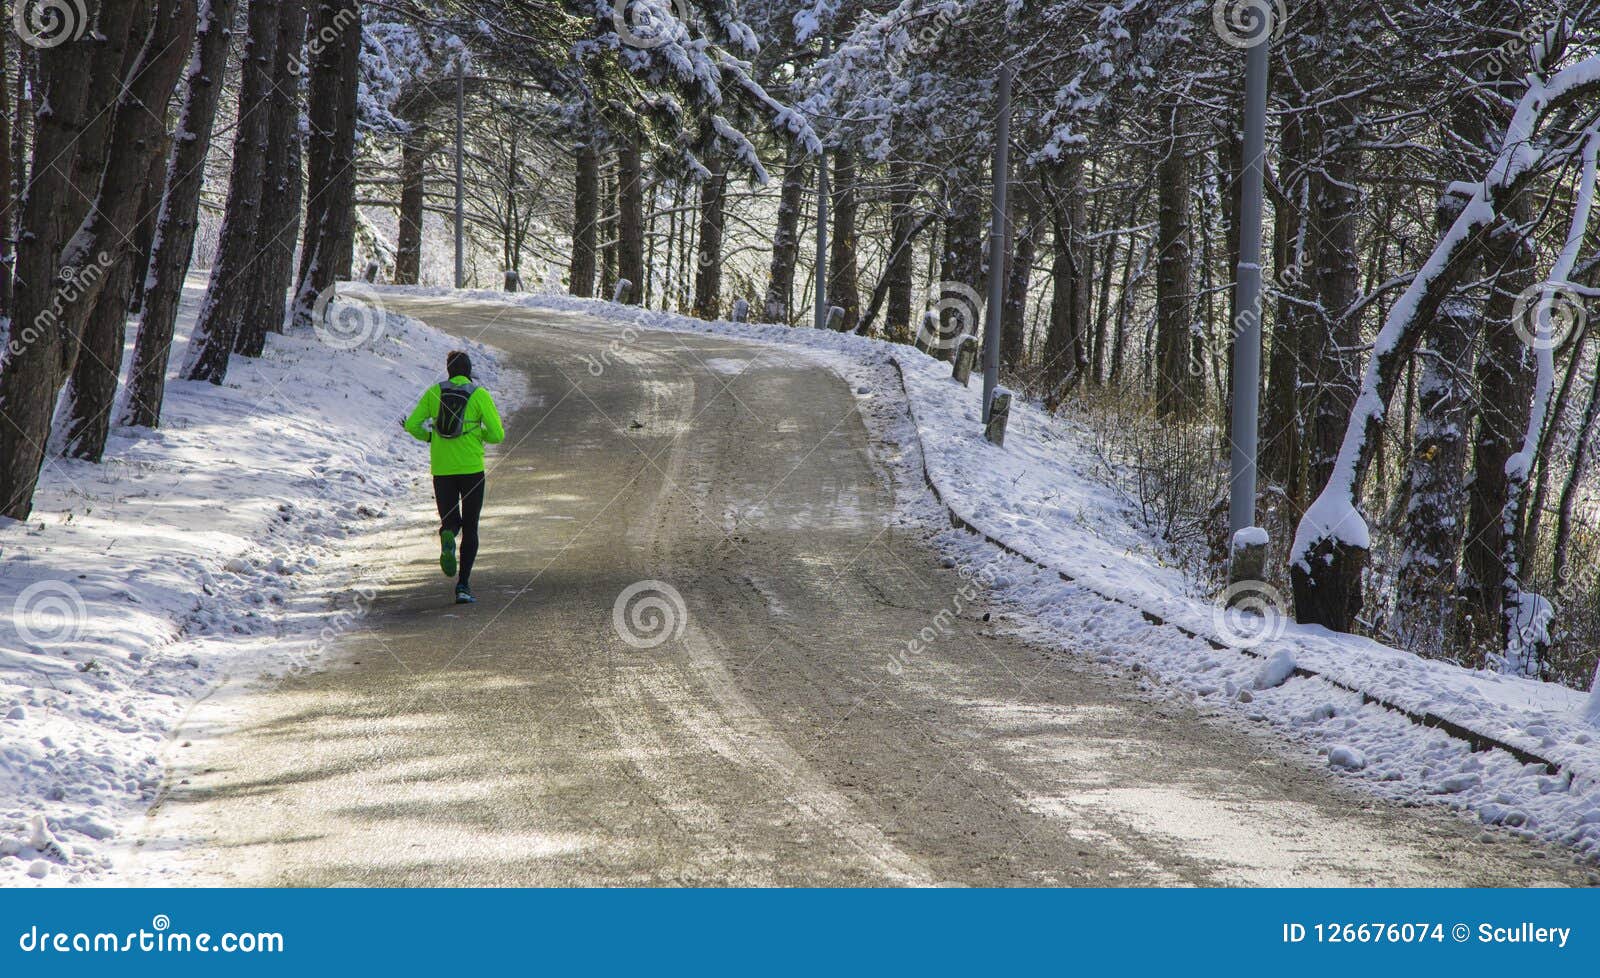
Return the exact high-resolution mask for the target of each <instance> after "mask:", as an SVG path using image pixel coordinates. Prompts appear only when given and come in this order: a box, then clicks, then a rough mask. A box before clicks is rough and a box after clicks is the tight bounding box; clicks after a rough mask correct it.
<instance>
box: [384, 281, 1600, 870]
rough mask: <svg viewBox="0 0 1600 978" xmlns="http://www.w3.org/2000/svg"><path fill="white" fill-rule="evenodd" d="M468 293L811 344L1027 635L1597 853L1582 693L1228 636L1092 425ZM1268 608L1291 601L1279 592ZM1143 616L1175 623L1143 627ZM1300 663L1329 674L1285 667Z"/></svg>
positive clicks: (888, 364)
mask: <svg viewBox="0 0 1600 978" xmlns="http://www.w3.org/2000/svg"><path fill="white" fill-rule="evenodd" d="M405 291H407V292H408V293H410V294H434V295H442V294H447V293H446V292H445V291H444V290H428V289H420V290H419V289H410V290H405ZM463 297H464V298H481V299H485V300H494V301H508V302H512V303H515V304H518V305H521V306H524V307H529V308H534V309H540V308H543V309H550V310H552V311H563V312H581V313H587V314H590V315H593V316H596V317H599V318H601V319H605V320H611V321H613V322H616V323H617V324H618V326H619V328H621V326H622V325H624V324H625V325H627V326H630V327H633V328H651V329H661V330H669V331H673V330H675V331H688V332H699V333H710V334H715V335H719V336H728V337H737V338H740V339H746V340H753V341H759V342H768V343H777V344H782V345H785V346H788V347H791V348H797V349H799V350H802V351H804V352H806V353H807V354H808V355H810V356H812V357H814V358H816V359H817V360H819V361H820V362H821V363H823V364H825V365H827V366H828V367H830V368H831V369H833V370H835V371H836V372H838V373H839V374H841V375H842V376H843V377H844V378H845V379H846V381H848V382H849V383H850V386H851V388H852V389H853V390H855V391H857V394H858V396H859V397H860V399H861V400H862V401H863V404H864V408H863V416H864V417H867V418H868V420H869V424H875V425H876V427H877V428H878V429H879V430H878V431H877V432H876V433H877V434H879V435H880V436H884V437H887V438H890V439H891V440H893V441H895V442H896V443H897V450H898V452H899V454H901V455H904V456H905V457H906V458H916V460H917V465H918V466H925V470H926V474H927V477H928V479H929V480H930V481H931V482H932V483H933V484H934V485H935V486H936V487H937V488H938V490H939V495H940V496H941V497H942V498H943V500H944V501H945V503H946V504H948V505H949V506H950V507H951V508H952V509H953V510H954V511H955V512H956V514H957V515H958V516H959V517H960V518H961V519H962V521H964V522H965V523H966V524H968V525H969V526H971V527H973V528H976V529H977V530H979V531H980V532H981V533H982V534H984V535H985V536H988V537H991V538H993V539H995V540H998V541H1001V542H1002V543H1003V545H1004V547H1005V548H1006V549H1007V550H1009V551H1010V553H1006V552H1004V551H1002V550H1000V549H998V548H996V547H994V546H992V545H990V544H988V543H985V542H984V541H983V540H982V539H980V538H978V537H975V536H973V535H972V534H969V533H965V532H962V531H944V530H941V531H939V532H937V534H936V542H937V543H938V545H939V546H940V547H941V548H942V549H943V550H944V551H945V553H946V556H947V559H949V560H950V561H952V562H953V563H954V564H955V565H956V566H960V567H962V568H965V569H977V568H984V569H985V573H983V574H982V577H983V579H984V580H985V581H990V582H992V585H991V595H992V596H993V597H994V598H996V599H998V600H999V601H1001V602H1003V603H1004V604H1005V605H1007V606H1008V610H1010V611H1012V612H1014V616H1013V619H1014V620H1013V627H1014V628H1015V629H1016V630H1017V631H1018V632H1019V633H1021V634H1024V635H1026V636H1027V637H1029V638H1031V639H1034V640H1036V641H1040V642H1048V643H1053V644H1055V645H1058V646H1060V647H1062V648H1064V649H1067V650H1069V651H1072V652H1075V653H1079V654H1088V655H1091V656H1092V657H1093V658H1095V659H1096V660H1098V661H1101V662H1104V663H1106V664H1108V665H1113V666H1119V667H1124V668H1127V669H1130V670H1135V671H1138V672H1140V673H1141V674H1143V675H1144V676H1146V677H1147V680H1146V681H1147V684H1148V686H1149V688H1150V689H1151V690H1152V691H1154V692H1157V693H1158V694H1160V695H1179V696H1182V697H1184V698H1186V699H1189V700H1191V701H1192V702H1194V703H1195V704H1196V705H1197V706H1198V707H1199V708H1200V709H1202V710H1206V711H1214V712H1217V713H1221V714H1225V715H1230V716H1233V717H1236V718H1237V719H1240V720H1244V721H1250V722H1257V723H1265V724H1269V725H1270V726H1272V727H1273V728H1274V729H1276V730H1277V731H1278V732H1279V733H1280V734H1281V735H1283V736H1285V737H1287V738H1288V739H1290V740H1291V741H1294V742H1297V743H1300V744H1303V745H1304V746H1305V747H1307V748H1308V749H1309V750H1311V751H1314V752H1315V753H1316V754H1320V755H1322V756H1324V757H1325V758H1327V763H1328V764H1329V766H1330V769H1333V770H1335V771H1337V772H1338V773H1339V774H1341V775H1342V776H1343V777H1346V778H1348V779H1350V780H1352V781H1357V782H1360V783H1362V784H1364V785H1365V786H1367V787H1369V788H1370V789H1372V790H1374V791H1376V792H1378V793H1380V794H1383V795H1386V796H1389V797H1392V798H1397V799H1402V800H1406V801H1411V802H1432V803H1438V804H1444V805H1448V806H1451V807H1453V808H1458V809H1461V810H1464V811H1469V812H1475V813H1476V814H1477V815H1478V817H1479V818H1481V819H1482V820H1483V821H1484V822H1485V823H1486V824H1495V825H1501V826H1505V827H1507V828H1508V829H1509V830H1511V831H1515V832H1516V833H1518V834H1521V835H1525V836H1529V837H1532V838H1538V839H1543V840H1549V841H1557V842H1562V843H1565V844H1568V845H1571V846H1573V847H1575V848H1576V849H1578V850H1580V851H1582V852H1584V853H1586V854H1588V855H1589V856H1591V857H1594V856H1600V742H1597V741H1600V731H1597V730H1596V729H1595V727H1594V726H1593V721H1592V720H1590V719H1586V717H1585V715H1584V712H1585V707H1586V706H1587V704H1586V702H1585V701H1586V699H1587V697H1586V695H1585V694H1583V693H1581V692H1578V691H1576V690H1572V689H1567V688H1565V687H1562V686H1557V685H1554V684H1550V683H1541V682H1537V681H1533V680H1529V679H1524V678H1519V677H1513V676H1504V675H1499V674H1496V673H1491V672H1481V671H1471V670H1467V669H1463V668H1461V667H1459V666H1456V665H1452V664H1450V663H1445V662H1438V661H1434V660H1429V659H1424V658H1422V657H1420V656H1417V655H1414V654H1412V653H1409V652H1404V651H1400V650H1397V649H1392V648H1388V647H1385V646H1382V645H1379V644H1377V643H1375V642H1372V641H1370V640H1367V639H1364V638H1359V637H1355V636H1349V635H1340V634H1335V633H1332V632H1328V631H1326V630H1324V629H1320V628H1315V627H1306V626H1300V625H1296V624H1293V623H1292V622H1290V621H1289V620H1288V617H1287V615H1286V614H1283V615H1277V616H1272V617H1271V618H1269V619H1268V620H1267V622H1266V625H1267V630H1266V632H1265V634H1263V632H1262V631H1261V629H1259V628H1256V629H1252V630H1247V631H1248V634H1242V635H1235V634H1232V632H1234V631H1237V630H1238V629H1237V628H1236V627H1233V626H1232V625H1230V623H1233V622H1234V620H1235V618H1236V617H1237V616H1236V615H1234V614H1232V613H1227V614H1218V607H1217V605H1216V604H1215V603H1214V601H1213V600H1212V596H1210V595H1207V594H1202V593H1200V591H1199V589H1198V588H1197V587H1196V585H1195V584H1194V583H1193V582H1191V581H1189V580H1187V579H1186V578H1185V576H1184V574H1183V573H1182V571H1181V570H1180V569H1179V568H1177V567H1175V566H1172V565H1171V564H1170V563H1168V562H1167V561H1166V560H1164V559H1163V556H1164V549H1163V548H1162V546H1161V545H1160V544H1159V542H1158V540H1157V538H1156V537H1155V535H1154V534H1152V533H1150V532H1149V531H1148V530H1147V529H1145V528H1143V527H1142V526H1141V525H1140V522H1139V517H1138V514H1137V513H1136V512H1135V511H1134V510H1133V508H1132V507H1131V506H1130V505H1128V503H1127V502H1126V501H1124V500H1122V499H1121V498H1119V497H1118V495H1117V494H1116V493H1115V492H1114V491H1113V490H1112V489H1111V488H1109V487H1108V486H1106V485H1105V484H1104V483H1103V482H1102V480H1101V479H1100V478H1099V477H1098V476H1097V474H1096V470H1095V465H1094V464H1093V463H1092V462H1091V461H1090V460H1091V459H1092V458H1093V449H1092V438H1091V436H1090V432H1089V431H1088V430H1087V428H1085V427H1084V426H1082V425H1080V424H1078V423H1076V422H1075V421H1073V420H1072V419H1070V418H1061V417H1051V416H1049V415H1047V414H1046V413H1045V412H1044V411H1043V410H1041V409H1040V408H1039V407H1038V405H1036V404H1030V403H1025V402H1020V401H1014V402H1013V405H1012V414H1011V421H1010V427H1009V429H1008V431H1007V437H1006V444H1005V448H1004V449H999V448H996V447H995V446H993V445H990V444H989V443H988V442H986V441H985V440H984V439H983V437H982V433H981V426H980V425H979V423H978V412H979V408H980V403H979V402H980V400H981V393H980V392H979V391H978V390H977V385H976V384H974V385H973V388H972V389H970V390H969V389H966V388H963V387H961V386H960V385H959V384H956V383H955V382H953V381H952V380H951V379H950V368H949V365H948V364H945V363H942V362H940V361H938V360H935V359H933V358H932V357H929V356H927V355H925V354H922V353H920V352H917V351H916V350H914V349H911V348H909V347H906V346H901V345H895V344H889V343H886V342H882V341H878V340H871V339H866V338H863V337H857V336H852V335H844V334H838V333H832V332H822V331H817V330H813V329H807V328H799V329H793V328H789V327H786V326H769V325H759V324H738V323H728V322H717V323H707V322H702V321H700V320H695V319H690V318H687V317H681V316H675V315H671V314H667V313H658V312H650V311H642V310H638V309H635V308H631V307H619V306H615V305H612V304H610V303H606V302H601V301H594V300H584V299H573V298H570V297H567V296H552V295H528V294H505V293H498V292H479V293H467V294H465V295H464V296H463ZM895 365H897V366H898V368H899V369H898V373H899V374H900V375H902V376H903V383H904V387H905V391H906V394H907V399H906V403H905V404H904V405H903V408H902V410H904V411H906V412H908V413H909V416H910V417H909V423H905V424H901V425H899V426H895V425H893V424H887V425H886V424H885V422H884V421H883V412H882V409H881V407H880V408H878V409H877V410H868V409H867V408H866V406H865V405H866V404H867V403H868V402H873V401H881V400H882V399H883V398H885V397H893V398H898V396H899V391H898V390H897V389H895V388H897V387H898V386H899V384H900V383H901V381H900V379H898V378H897V377H896V373H897V371H896V370H895V369H894V366H895ZM919 476H920V473H919ZM902 481H903V482H905V483H906V484H903V485H902V486H901V489H902V492H900V493H898V494H897V495H899V496H901V497H905V498H903V499H902V500H901V505H902V506H904V507H905V508H907V509H908V511H909V512H910V513H911V514H912V515H913V516H915V517H916V518H918V519H921V520H923V521H925V522H926V523H927V525H929V526H930V527H934V526H937V525H938V524H937V523H936V522H935V521H936V520H937V519H938V517H939V516H940V515H941V514H939V513H938V512H936V511H935V510H934V509H933V508H932V507H930V506H929V501H930V500H929V495H930V494H928V493H926V492H922V491H917V490H918V488H919V486H920V478H918V479H916V480H902ZM911 482H915V483H916V485H912V484H910V483H911ZM906 490H912V491H909V492H908V491H906ZM1331 522H1333V523H1338V524H1343V523H1344V521H1343V520H1337V519H1336V520H1332V521H1331ZM1351 529H1354V528H1353V527H1351ZM1020 558H1026V559H1020ZM1062 575H1066V576H1067V577H1068V578H1070V580H1064V579H1063V576H1062ZM1268 590H1269V591H1270V589H1268ZM1107 597H1109V598H1112V599H1113V600H1114V601H1116V602H1121V603H1120V604H1117V603H1112V602H1108V601H1106V600H1105V598H1107ZM1261 597H1262V598H1263V600H1266V601H1268V602H1269V603H1275V604H1276V605H1277V607H1278V608H1280V609H1283V610H1285V611H1286V610H1287V608H1288V602H1287V600H1286V598H1284V597H1283V596H1281V595H1276V594H1274V593H1268V594H1266V595H1264V596H1261ZM1258 603H1259V602H1258ZM1147 616H1153V617H1156V618H1159V619H1160V620H1162V621H1164V622H1166V623H1168V625H1169V626H1177V627H1160V626H1156V625H1153V624H1152V623H1151V621H1150V620H1149V617H1147ZM1182 630H1187V631H1188V632H1189V633H1191V634H1193V635H1199V636H1203V637H1204V638H1205V639H1206V640H1197V639H1195V638H1192V637H1190V636H1189V635H1185V634H1184V633H1183V631H1182ZM1213 643H1215V644H1216V645H1221V646H1223V647H1222V648H1217V647H1215V646H1214V644H1213ZM1247 650H1248V651H1247ZM1264 658H1265V659H1266V660H1268V663H1269V664H1268V666H1267V667H1265V668H1264V666H1263V659H1264ZM1297 668H1298V669H1301V670H1307V671H1309V672H1312V673H1316V674H1319V675H1320V676H1321V677H1326V678H1325V679H1323V678H1310V677H1304V676H1295V675H1293V673H1294V670H1295V669H1297ZM1281 673H1287V674H1284V675H1281V676H1280V674H1281ZM1280 680H1281V681H1280ZM1372 697H1375V698H1377V699H1380V700H1382V701H1384V702H1387V703H1390V704H1393V705H1395V706H1397V707H1399V708H1401V709H1404V710H1406V711H1407V712H1410V713H1412V714H1415V715H1417V716H1430V715H1431V716H1434V717H1437V718H1440V719H1442V720H1444V721H1446V722H1448V723H1451V724H1454V725H1457V726H1458V727H1460V728H1463V729H1465V730H1468V731H1472V732H1475V733H1476V734H1479V735H1482V736H1484V737H1487V738H1492V739H1494V740H1498V741H1500V742H1503V743H1507V744H1510V745H1512V746H1515V747H1517V748H1519V749H1521V750H1524V751H1527V752H1529V753H1532V754H1535V755H1537V756H1540V757H1544V758H1548V759H1550V760H1552V761H1554V762H1555V763H1557V764H1559V765H1560V766H1561V773H1560V774H1559V775H1551V774H1550V773H1549V772H1548V771H1547V770H1546V769H1545V768H1544V766H1543V765H1539V764H1524V763H1522V762H1520V761H1519V760H1517V759H1516V758H1515V757H1514V756H1512V755H1511V754H1509V753H1507V752H1505V751H1500V750H1490V751H1482V752H1474V751H1473V750H1472V749H1471V748H1470V746H1469V745H1468V743H1467V742H1465V741H1464V740H1461V739H1458V738H1456V737H1452V736H1450V735H1449V734H1448V733H1446V732H1444V731H1443V730H1440V729H1436V728H1432V727H1428V726H1424V725H1420V724H1418V723H1415V722H1413V721H1412V720H1411V719H1409V718H1407V717H1406V716H1405V715H1403V714H1402V713H1399V712H1396V711H1395V710H1393V709H1387V708H1385V707H1384V706H1382V705H1380V704H1378V703H1374V702H1371V700H1370V698H1372ZM1357 761H1359V763H1356V762H1357Z"/></svg>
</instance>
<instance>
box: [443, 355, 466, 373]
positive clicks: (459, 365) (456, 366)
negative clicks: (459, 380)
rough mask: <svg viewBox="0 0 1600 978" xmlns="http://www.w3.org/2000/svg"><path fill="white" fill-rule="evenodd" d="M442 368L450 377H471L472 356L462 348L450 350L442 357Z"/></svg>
mask: <svg viewBox="0 0 1600 978" xmlns="http://www.w3.org/2000/svg"><path fill="white" fill-rule="evenodd" d="M444 369H445V371H446V372H447V373H449V374H450V376H452V377H471V376H472V358H471V357H469V356H467V354H466V352H465V351H463V350H451V351H450V355H449V356H447V357H445V358H444Z"/></svg>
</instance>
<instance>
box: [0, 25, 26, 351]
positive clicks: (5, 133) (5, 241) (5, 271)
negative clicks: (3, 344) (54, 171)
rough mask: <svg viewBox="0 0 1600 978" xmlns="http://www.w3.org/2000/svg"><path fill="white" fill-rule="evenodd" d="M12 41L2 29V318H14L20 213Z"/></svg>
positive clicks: (0, 297) (19, 125) (0, 95)
mask: <svg viewBox="0 0 1600 978" xmlns="http://www.w3.org/2000/svg"><path fill="white" fill-rule="evenodd" d="M12 43H13V38H12V32H10V31H0V320H7V319H10V318H11V261H12V257H11V256H12V241H13V240H14V235H15V230H14V229H15V227H16V216H17V215H16V210H15V208H13V207H12V202H13V199H14V198H13V190H14V189H15V188H14V186H13V184H12V181H13V179H14V170H13V163H12V161H13V159H15V155H14V153H13V152H12V141H11V89H10V86H9V85H8V84H7V77H8V76H9V75H10V74H11V67H10V66H11V65H12V64H13V61H12V58H11V45H12ZM15 43H16V45H17V46H18V47H19V48H20V47H22V46H23V44H22V41H21V39H20V38H18V39H16V40H15ZM19 68H20V64H19ZM17 128H19V129H20V128H22V120H21V119H18V120H17Z"/></svg>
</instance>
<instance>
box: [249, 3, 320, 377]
mask: <svg viewBox="0 0 1600 978" xmlns="http://www.w3.org/2000/svg"><path fill="white" fill-rule="evenodd" d="M281 3H282V7H281V9H280V10H279V12H278V39H277V43H276V46H275V49H274V52H273V67H272V78H273V84H272V96H271V103H270V107H269V112H268V117H267V158H266V166H265V169H264V170H263V171H262V180H261V213H260V215H259V220H258V222H257V225H256V251H257V255H258V257H257V258H256V261H255V267H254V268H253V269H252V271H251V274H249V275H248V276H247V279H248V280H249V282H250V284H249V285H248V286H246V290H245V293H244V315H243V317H242V318H241V320H240V330H239V334H238V336H237V338H236V339H235V341H234V347H233V349H234V352H235V353H242V354H244V355H245V356H247V357H258V356H260V355H261V351H262V350H263V349H264V348H265V346H266V342H267V334H268V333H281V332H283V324H284V319H285V310H286V304H287V302H288V298H289V287H290V286H291V285H292V284H293V282H294V245H295V240H296V238H298V237H299V231H300V194H301V186H302V184H303V182H304V174H302V172H301V165H300V164H301V154H300V75H299V73H298V72H297V71H296V69H295V66H296V65H297V64H298V63H299V60H300V49H301V46H302V45H303V44H304V43H305V36H306V6H305V0H281Z"/></svg>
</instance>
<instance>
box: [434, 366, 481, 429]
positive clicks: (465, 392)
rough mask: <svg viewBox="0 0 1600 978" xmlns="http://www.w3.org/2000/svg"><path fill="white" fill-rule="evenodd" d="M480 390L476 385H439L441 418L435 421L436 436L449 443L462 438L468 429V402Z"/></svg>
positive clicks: (443, 383) (448, 382)
mask: <svg viewBox="0 0 1600 978" xmlns="http://www.w3.org/2000/svg"><path fill="white" fill-rule="evenodd" d="M477 389H478V385H476V384H452V383H451V382H450V381H448V380H446V381H444V382H442V383H440V384H439V416H438V417H436V418H434V419H433V433H434V435H436V436H438V437H440V438H443V439H445V440H446V441H449V440H450V439H452V438H460V437H461V433H462V432H463V431H465V430H466V427H467V402H468V401H470V400H472V393H473V391H476V390H477Z"/></svg>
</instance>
